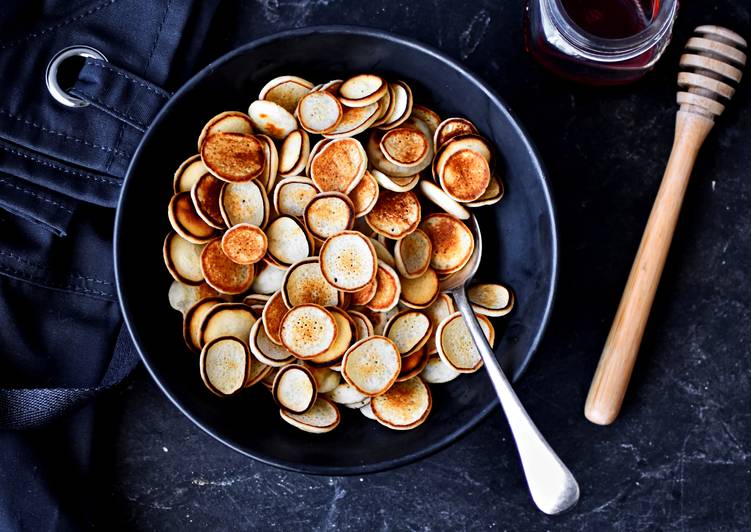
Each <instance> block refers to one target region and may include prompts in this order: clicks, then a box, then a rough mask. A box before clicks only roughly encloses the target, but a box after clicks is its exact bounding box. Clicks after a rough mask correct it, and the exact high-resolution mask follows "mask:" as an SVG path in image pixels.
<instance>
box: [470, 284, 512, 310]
mask: <svg viewBox="0 0 751 532" xmlns="http://www.w3.org/2000/svg"><path fill="white" fill-rule="evenodd" d="M467 298H468V299H469V301H470V303H472V308H473V309H474V311H475V312H477V313H478V314H483V315H485V316H493V317H499V316H505V315H506V314H508V313H509V312H511V309H513V308H514V293H513V292H512V291H511V290H509V289H508V288H506V287H505V286H503V285H501V284H477V285H474V286H472V287H470V288H469V290H467Z"/></svg>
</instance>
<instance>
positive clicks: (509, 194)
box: [115, 27, 557, 475]
mask: <svg viewBox="0 0 751 532" xmlns="http://www.w3.org/2000/svg"><path fill="white" fill-rule="evenodd" d="M359 72H377V73H379V74H382V75H384V76H386V77H388V78H391V79H403V80H405V81H407V82H408V83H409V85H410V86H411V87H412V89H413V91H414V98H415V101H416V102H420V103H423V104H425V105H427V106H429V107H431V108H432V109H434V110H436V111H437V112H438V113H439V114H440V115H441V116H443V117H450V116H465V117H467V118H469V119H470V120H472V121H473V122H474V123H475V124H476V125H477V126H478V128H479V129H480V131H481V133H483V134H484V135H486V136H487V137H489V138H490V139H491V140H492V142H493V143H494V144H495V146H496V147H497V149H498V152H499V153H500V155H501V157H499V164H500V165H501V175H502V176H503V180H504V182H505V185H506V196H505V197H504V198H503V200H502V201H501V202H500V203H499V204H497V205H496V206H493V207H485V208H483V209H479V210H477V211H476V212H477V215H478V218H479V221H480V225H481V227H482V230H483V239H484V249H485V256H484V257H483V261H482V265H481V270H480V273H479V278H480V279H485V280H488V281H500V282H504V283H507V284H508V285H510V286H511V287H513V288H514V290H515V291H516V294H517V299H516V308H515V310H514V311H513V312H512V313H511V314H510V315H509V316H508V317H506V318H504V320H505V321H502V322H498V321H497V323H498V325H497V326H496V327H497V333H498V334H497V338H498V340H497V347H496V353H497V354H498V356H499V359H500V360H501V361H502V364H503V366H504V368H505V369H506V371H507V374H508V375H511V376H512V377H513V379H517V378H518V377H519V376H520V375H521V373H522V371H523V370H524V368H525V367H526V365H527V363H528V362H529V359H530V358H531V356H532V354H533V352H534V351H535V348H536V347H537V345H538V343H539V341H540V338H541V336H542V334H543V330H544V329H545V325H546V323H547V320H548V315H549V313H550V309H551V304H552V299H553V293H554V290H555V284H556V269H557V240H556V224H555V217H554V213H553V206H552V203H551V198H550V192H549V190H548V186H547V183H546V181H545V176H544V173H543V170H542V168H541V166H540V161H539V159H538V157H537V154H536V153H535V150H534V148H533V147H532V144H531V143H530V141H529V139H528V138H527V137H526V135H525V133H524V131H523V130H522V129H521V128H520V126H519V124H518V123H517V122H516V120H515V119H514V117H513V116H512V115H511V114H510V113H509V111H508V110H507V109H506V106H505V105H504V104H503V102H502V101H500V99H499V98H498V97H497V96H496V95H495V94H494V93H493V92H492V91H490V90H489V89H488V88H487V87H486V86H485V85H484V84H483V83H482V82H481V81H479V80H478V79H477V78H476V77H474V76H473V75H472V74H470V73H469V72H467V71H466V70H465V69H464V68H463V67H462V66H461V65H459V64H458V63H456V62H455V61H453V60H451V59H449V58H447V57H445V56H444V55H442V54H441V53H440V52H438V51H436V50H434V49H432V48H429V47H427V46H424V45H422V44H419V43H417V42H414V41H411V40H409V39H405V38H402V37H398V36H396V35H392V34H389V33H385V32H382V31H376V30H370V29H363V28H354V27H317V28H306V29H300V30H294V31H289V32H285V33H280V34H276V35H272V36H270V37H266V38H263V39H259V40H257V41H254V42H252V43H249V44H247V45H245V46H243V47H241V48H239V49H237V50H235V51H234V52H232V53H230V54H228V55H226V56H224V57H222V58H221V59H219V60H218V61H216V62H214V63H212V64H211V65H209V66H208V67H206V68H205V69H203V70H202V71H201V72H199V73H198V74H197V75H196V76H195V77H194V78H193V79H191V80H190V81H189V82H188V83H186V84H185V86H183V87H182V88H181V89H180V90H179V91H178V92H177V93H176V94H175V95H174V96H173V97H172V99H171V100H170V101H169V103H168V104H167V105H166V106H165V107H164V109H163V110H162V111H161V113H160V114H159V116H158V117H157V118H156V120H155V122H154V124H153V125H152V126H151V128H150V129H149V131H148V133H147V134H146V135H145V136H144V138H143V141H142V142H141V145H140V147H139V149H138V151H137V153H136V155H135V157H134V159H133V162H132V164H131V166H130V170H129V172H128V176H127V179H126V181H125V185H124V188H123V192H122V196H121V198H120V205H119V208H118V213H117V221H116V227H115V266H116V274H117V283H118V290H119V294H120V302H121V305H122V309H123V314H124V315H125V320H126V322H127V324H128V327H129V329H130V332H131V334H132V336H133V338H134V340H135V342H136V345H137V347H138V350H139V352H140V353H141V357H142V358H143V361H144V364H145V365H146V367H147V368H148V370H149V372H150V373H151V375H152V377H153V378H154V380H155V381H156V382H157V384H158V385H159V386H160V387H161V388H162V390H163V391H164V393H165V394H166V395H167V397H169V398H170V399H171V400H172V402H173V403H175V405H176V406H177V407H178V408H179V409H180V410H181V411H182V412H183V413H184V414H185V415H186V416H188V417H189V418H190V419H191V420H192V421H193V422H194V423H196V424H197V425H198V426H199V427H201V428H202V429H203V430H205V431H206V432H208V433H209V434H211V435H212V436H214V437H215V438H217V439H218V440H220V441H222V442H223V443H225V444H226V445H228V446H230V447H232V448H233V449H235V450H237V451H239V452H241V453H244V454H246V455H248V456H251V457H253V458H255V459H257V460H261V461H262V462H265V463H268V464H272V465H275V466H279V467H282V468H286V469H292V470H296V471H302V472H307V473H318V474H329V475H345V474H362V473H367V472H374V471H379V470H383V469H387V468H391V467H395V466H398V465H403V464H406V463H408V462H411V461H414V460H417V459H419V458H422V457H424V456H427V455H429V454H430V453H433V452H435V451H437V450H438V449H440V448H442V447H444V446H446V445H448V444H450V443H451V442H453V441H455V440H456V439H457V438H459V437H460V436H461V435H463V434H465V433H466V432H467V431H469V430H470V429H471V428H472V427H474V426H475V425H477V424H478V423H479V422H480V420H482V419H483V418H484V417H485V415H487V414H488V413H489V412H490V411H495V412H496V413H497V415H500V413H498V412H497V407H496V405H497V401H496V398H495V396H494V394H493V391H492V389H491V386H490V384H489V382H488V379H487V377H486V375H485V372H484V371H479V372H477V373H474V374H472V375H466V376H462V377H460V378H458V379H456V380H454V381H452V382H450V383H448V384H443V385H436V386H432V391H433V410H432V412H431V414H430V416H429V417H428V419H427V421H426V422H425V423H424V424H423V425H421V426H420V427H418V428H416V429H414V430H411V431H406V432H400V431H393V430H389V429H387V428H385V427H382V426H381V425H379V424H378V423H376V422H373V421H371V420H369V419H366V418H365V417H364V416H362V415H361V414H360V413H359V412H358V411H350V410H348V409H346V408H342V410H343V412H342V417H343V419H342V422H341V424H340V426H339V427H338V428H337V429H336V430H334V431H332V432H330V433H328V434H322V435H314V434H308V433H305V432H301V431H299V430H298V429H295V428H293V427H291V426H290V425H287V424H286V423H285V422H284V421H282V420H281V419H280V417H279V411H278V408H276V407H275V406H274V404H273V402H272V400H271V397H270V394H269V393H268V392H267V391H266V389H265V388H264V387H263V386H256V387H254V388H251V389H250V390H248V391H247V392H244V393H242V394H240V395H239V396H237V397H233V398H229V399H219V398H216V397H214V396H213V395H212V394H211V393H209V392H208V391H207V390H206V389H205V388H204V385H203V383H202V382H201V378H200V376H199V372H198V359H197V358H196V357H195V356H193V355H192V354H191V353H189V352H188V351H187V349H186V348H185V346H184V345H183V341H182V336H181V330H182V329H181V327H182V323H181V321H182V320H181V317H180V314H179V313H177V312H175V311H174V310H172V309H171V308H170V306H169V304H168V301H167V291H168V288H169V285H170V283H171V282H172V280H171V278H170V276H169V275H168V274H167V272H166V270H165V268H164V264H163V262H162V242H163V239H164V235H165V234H166V233H167V232H168V231H169V230H170V226H169V222H168V220H167V203H168V202H169V198H170V196H171V194H172V179H171V176H172V174H173V173H174V170H175V168H176V167H177V166H178V164H179V163H180V162H181V161H183V160H184V159H185V158H187V157H188V156H190V155H192V154H194V153H195V151H196V144H195V143H196V138H197V137H198V133H199V132H200V131H201V127H202V126H203V124H204V123H205V122H206V121H207V120H208V119H209V118H211V117H212V116H214V115H215V114H217V113H219V112H221V111H226V110H230V109H236V110H242V111H246V110H247V108H248V105H249V104H250V103H251V102H252V101H253V100H254V99H255V98H256V95H257V94H258V91H259V89H260V88H261V87H262V86H263V84H264V83H265V82H266V81H268V80H270V79H271V78H273V77H274V76H278V75H283V74H294V75H299V76H302V77H304V78H307V79H309V80H311V81H313V82H314V83H319V82H324V81H327V80H329V79H335V78H342V77H346V76H349V75H351V74H353V73H359Z"/></svg>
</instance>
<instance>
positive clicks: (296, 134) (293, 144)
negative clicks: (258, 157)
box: [279, 129, 310, 177]
mask: <svg viewBox="0 0 751 532" xmlns="http://www.w3.org/2000/svg"><path fill="white" fill-rule="evenodd" d="M308 156H310V137H308V134H307V133H306V132H305V130H303V129H296V130H295V131H293V132H292V133H290V134H289V135H287V138H286V139H284V142H283V143H282V147H281V150H280V151H279V175H281V176H282V177H289V176H294V175H298V174H300V173H301V172H302V171H303V170H305V165H306V164H307V163H308Z"/></svg>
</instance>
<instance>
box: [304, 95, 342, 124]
mask: <svg viewBox="0 0 751 532" xmlns="http://www.w3.org/2000/svg"><path fill="white" fill-rule="evenodd" d="M296 114H297V118H298V119H299V120H300V125H301V126H302V127H303V129H305V130H306V131H309V132H311V133H323V132H324V131H328V130H330V129H333V128H335V127H336V126H337V124H339V122H340V121H341V120H342V114H343V111H342V104H341V103H340V102H339V100H338V99H337V98H336V96H334V95H333V94H331V93H330V92H328V91H314V92H309V93H308V94H306V95H305V96H303V97H302V98H300V101H299V102H298V104H297V111H296Z"/></svg>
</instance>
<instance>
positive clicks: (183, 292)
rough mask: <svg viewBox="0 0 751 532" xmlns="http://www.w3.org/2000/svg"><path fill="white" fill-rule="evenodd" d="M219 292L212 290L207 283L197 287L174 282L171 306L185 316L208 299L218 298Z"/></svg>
mask: <svg viewBox="0 0 751 532" xmlns="http://www.w3.org/2000/svg"><path fill="white" fill-rule="evenodd" d="M218 295H219V292H217V291H216V290H214V289H213V288H211V287H210V286H209V285H207V284H206V283H205V282H201V283H199V284H197V285H188V284H185V283H181V282H180V281H172V284H171V285H170V287H169V294H168V297H169V304H170V306H171V307H172V308H173V309H175V310H177V311H179V312H181V313H182V314H183V315H185V313H186V312H188V309H189V308H190V307H192V306H193V305H195V304H196V303H198V302H199V301H200V300H202V299H205V298H207V297H216V296H218Z"/></svg>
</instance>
